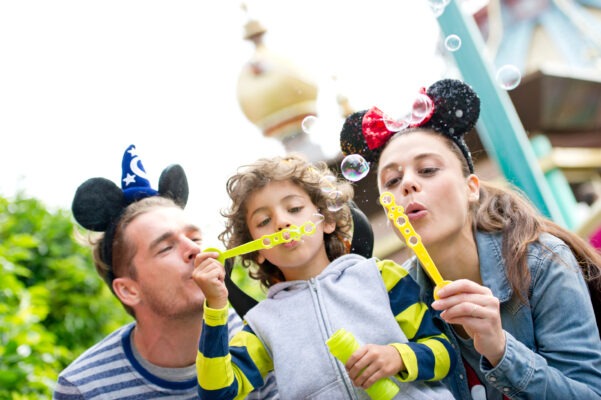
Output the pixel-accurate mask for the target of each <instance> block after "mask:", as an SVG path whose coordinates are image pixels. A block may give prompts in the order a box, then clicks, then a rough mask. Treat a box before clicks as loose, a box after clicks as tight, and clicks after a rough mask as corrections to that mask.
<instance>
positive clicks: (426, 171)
mask: <svg viewBox="0 0 601 400" xmlns="http://www.w3.org/2000/svg"><path fill="white" fill-rule="evenodd" d="M437 171H438V168H436V167H428V168H422V169H420V170H419V172H420V174H424V175H432V174H434V173H436V172H437Z"/></svg>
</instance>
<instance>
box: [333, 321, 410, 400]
mask: <svg viewBox="0 0 601 400" xmlns="http://www.w3.org/2000/svg"><path fill="white" fill-rule="evenodd" d="M326 344H327V345H328V348H329V349H330V353H332V355H333V356H334V357H336V358H337V359H339V360H340V361H341V362H342V363H343V364H346V362H347V361H348V359H349V357H350V356H351V355H352V354H353V353H354V352H355V350H357V349H358V348H359V343H358V342H357V339H355V337H354V336H353V334H352V333H350V332H347V331H345V330H344V329H339V330H337V331H336V332H335V333H334V334H333V335H332V336H331V337H330V338H329V339H328V340H327V341H326ZM365 391H366V392H367V394H368V395H369V397H371V398H372V399H373V400H391V399H392V398H393V397H394V396H395V395H396V394H397V393H398V391H399V387H398V386H397V385H396V384H395V383H394V382H393V381H392V380H391V379H390V378H383V379H380V380H378V381H376V382H375V383H374V384H373V385H371V386H370V387H369V388H367V389H365Z"/></svg>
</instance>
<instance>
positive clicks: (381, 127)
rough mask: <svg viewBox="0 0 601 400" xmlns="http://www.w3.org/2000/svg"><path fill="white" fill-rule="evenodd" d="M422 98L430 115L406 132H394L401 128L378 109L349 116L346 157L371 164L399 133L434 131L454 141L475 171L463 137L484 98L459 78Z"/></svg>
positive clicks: (439, 83) (409, 125)
mask: <svg viewBox="0 0 601 400" xmlns="http://www.w3.org/2000/svg"><path fill="white" fill-rule="evenodd" d="M421 97H422V98H423V99H424V101H425V102H426V103H427V107H426V109H427V112H426V114H425V115H423V116H422V118H420V119H419V120H418V121H414V122H412V121H409V122H407V123H406V124H404V125H403V128H402V129H399V130H391V129H390V128H389V127H391V126H394V125H395V124H396V125H398V124H399V123H398V122H396V121H393V120H392V119H391V118H390V117H388V116H386V115H385V114H384V113H383V112H382V111H380V110H379V109H378V108H376V107H373V108H371V109H369V110H365V111H358V112H356V113H353V114H351V115H349V116H348V117H347V118H346V120H345V121H344V125H343V126H342V131H341V132H340V148H341V149H342V152H343V153H344V154H345V155H348V154H360V155H361V156H363V158H365V159H366V160H367V161H370V162H375V161H377V160H378V159H379V157H380V153H381V152H382V149H383V148H384V147H385V144H386V143H387V142H388V140H389V139H390V138H391V137H392V136H393V135H394V134H395V133H396V132H397V131H400V132H402V131H405V130H407V129H408V128H413V127H421V128H430V129H432V130H434V131H436V132H438V133H440V134H441V135H443V136H445V137H446V138H448V139H451V140H452V141H453V142H454V143H455V144H457V146H458V147H459V149H460V150H461V152H462V153H463V156H464V157H465V159H466V161H467V164H468V166H469V168H470V172H474V165H473V162H472V156H471V154H470V151H469V149H468V147H467V145H466V144H465V141H464V139H463V136H464V135H465V134H466V133H467V132H469V131H470V130H471V129H472V128H473V127H474V125H475V124H476V121H478V116H479V114H480V99H479V98H478V95H477V94H476V92H474V90H473V89H472V88H471V87H470V86H469V85H467V84H466V83H464V82H462V81H459V80H455V79H443V80H440V81H437V82H435V83H434V84H432V86H430V87H429V88H428V89H427V90H425V89H422V93H421Z"/></svg>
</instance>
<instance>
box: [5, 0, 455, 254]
mask: <svg viewBox="0 0 601 400" xmlns="http://www.w3.org/2000/svg"><path fill="white" fill-rule="evenodd" d="M246 4H247V7H248V13H245V12H243V11H242V9H241V6H240V5H241V2H238V1H211V2H209V1H185V0H183V1H152V0H144V1H140V0H133V1H127V0H118V1H115V0H103V1H87V0H72V1H65V0H54V1H47V0H45V1H33V0H32V1H30V0H19V1H3V2H0V138H1V139H2V141H1V143H2V144H1V146H0V171H1V172H0V196H4V197H13V196H14V195H15V193H16V192H17V191H24V193H25V194H26V195H27V196H31V197H36V198H38V199H40V200H42V201H43V202H44V203H45V204H46V205H47V206H48V207H50V208H57V207H60V208H66V209H68V208H70V205H71V201H72V198H73V194H74V193H75V190H76V188H77V187H78V186H79V185H80V184H81V183H82V182H84V181H85V180H86V179H88V178H91V177H97V176H100V177H105V178H108V179H111V180H113V181H114V182H115V183H117V184H119V183H120V182H119V181H120V178H121V159H122V156H123V152H124V151H125V149H126V148H127V147H128V146H129V145H130V144H135V145H136V147H137V149H138V153H139V155H140V157H141V159H142V163H143V164H144V167H145V169H146V172H147V173H148V176H149V180H150V182H151V184H152V185H153V186H154V187H155V188H156V187H157V186H158V177H159V175H160V173H161V172H162V170H163V169H164V168H165V167H166V166H168V165H169V164H172V163H179V164H181V165H182V166H183V167H184V169H185V171H186V174H187V177H188V182H189V186H190V197H189V201H188V205H187V207H186V210H187V212H188V214H189V215H190V217H191V219H192V220H193V222H194V223H196V224H198V225H199V226H200V227H201V228H203V229H204V230H205V232H206V235H207V236H209V238H210V239H209V240H208V241H207V243H212V242H213V240H212V239H214V241H215V243H217V241H216V235H217V233H218V232H219V231H220V230H221V227H222V219H221V217H220V215H219V211H220V210H221V209H222V208H224V207H226V206H227V205H228V198H227V195H226V193H225V182H226V180H227V178H228V177H229V176H230V175H232V174H233V173H234V172H235V171H236V169H237V168H238V167H239V166H240V165H243V164H246V163H250V162H252V161H254V160H255V159H257V158H260V157H269V156H275V155H284V154H285V151H284V148H283V146H282V145H281V144H280V143H279V142H278V141H277V140H274V139H268V138H264V137H263V136H262V134H261V132H260V131H259V129H258V128H256V127H255V126H254V125H252V124H251V123H250V122H249V121H248V120H247V119H246V118H245V116H244V114H243V113H242V111H241V109H240V107H239V105H238V102H237V98H236V85H237V79H238V75H239V73H240V70H241V68H242V67H243V66H244V64H245V63H246V62H247V61H248V60H249V58H250V57H251V55H252V53H253V49H254V46H253V45H252V44H251V43H250V42H247V41H245V40H243V38H242V36H243V25H244V23H245V22H246V21H247V19H248V18H249V16H250V17H252V18H255V19H258V20H259V21H260V22H261V23H262V25H264V26H265V27H266V28H267V30H268V32H267V34H266V36H265V40H264V43H265V44H266V46H267V47H268V48H269V49H270V50H272V51H274V52H276V53H279V54H280V55H282V56H284V57H286V58H288V59H289V60H291V61H293V62H294V63H296V64H297V65H299V66H300V67H302V68H304V69H305V70H306V71H307V72H308V73H309V74H311V75H312V76H313V78H314V79H315V80H316V82H317V83H318V85H319V97H318V100H317V107H318V113H319V121H320V124H321V126H322V129H321V130H320V131H318V132H312V133H311V140H312V141H313V142H315V143H318V144H319V145H320V146H321V147H322V149H323V151H324V153H325V154H326V155H327V156H329V157H331V156H334V155H335V154H336V153H337V152H338V134H339V132H340V128H341V126H342V122H343V120H342V117H341V116H340V112H339V110H338V105H337V104H336V93H337V91H342V92H343V93H344V94H345V95H346V96H348V98H349V99H350V102H351V105H352V106H353V107H354V108H355V109H357V110H360V109H367V108H369V107H371V106H373V105H378V106H379V107H380V108H382V109H384V110H385V111H386V110H387V109H394V108H399V107H406V106H407V104H408V100H410V98H411V97H410V96H413V95H414V94H415V93H417V90H418V89H419V88H420V87H421V86H428V85H430V84H431V83H432V82H434V81H436V80H437V79H440V78H441V77H443V76H445V74H448V73H449V66H448V65H447V64H448V61H445V60H443V59H442V58H441V57H440V56H439V55H437V49H439V48H440V40H439V35H440V33H439V30H438V25H437V22H436V20H435V17H434V16H433V14H432V12H431V11H430V9H429V6H428V4H427V1H426V0H423V1H415V0H403V1H399V0H372V1H369V2H367V1H365V0H362V1H354V0H347V1H338V0H332V1H323V0H321V1H317V0H304V1H295V2H291V1H282V0H280V1H275V0H270V1H267V0H264V1H263V0H255V1H251V0H249V1H247V2H246ZM333 75H335V76H336V77H337V80H336V81H335V82H334V81H333V80H332V76H333Z"/></svg>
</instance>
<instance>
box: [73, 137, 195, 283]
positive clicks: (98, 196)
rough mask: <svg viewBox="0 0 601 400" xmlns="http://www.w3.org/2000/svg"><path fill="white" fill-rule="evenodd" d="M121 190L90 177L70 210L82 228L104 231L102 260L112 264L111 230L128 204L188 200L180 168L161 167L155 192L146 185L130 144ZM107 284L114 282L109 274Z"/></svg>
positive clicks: (144, 177) (125, 159)
mask: <svg viewBox="0 0 601 400" xmlns="http://www.w3.org/2000/svg"><path fill="white" fill-rule="evenodd" d="M122 170H123V172H122V177H121V188H119V187H118V186H117V185H115V184H114V183H113V182H112V181H110V180H108V179H105V178H91V179H88V180H87V181H85V182H84V183H82V184H81V185H80V186H79V187H78V188H77V191H76V192H75V196H74V198H73V203H72V205H71V210H72V211H73V216H74V217H75V220H76V221H77V222H78V223H79V224H80V225H81V226H82V227H84V228H86V229H89V230H91V231H95V232H104V233H105V235H104V238H103V241H102V254H101V256H102V261H103V262H104V263H105V264H106V265H108V266H111V267H112V265H113V262H112V261H113V260H112V248H113V239H114V234H115V228H116V226H117V223H118V222H119V220H120V219H121V216H122V214H123V211H124V210H125V209H126V208H127V206H128V205H130V204H132V203H134V202H136V201H139V200H141V199H143V198H146V197H151V196H163V197H167V198H170V199H172V200H173V201H174V202H175V203H176V204H178V205H179V206H181V207H182V208H184V207H185V205H186V203H187V201H188V180H187V179H186V174H185V173H184V170H183V168H182V167H181V166H180V165H177V164H174V165H170V166H168V167H167V168H165V169H164V170H163V172H162V174H161V176H160V178H159V190H158V191H157V190H155V189H153V188H152V187H151V186H150V183H149V182H148V178H147V176H146V170H145V169H144V167H143V165H142V162H141V160H140V157H139V155H138V152H137V150H136V147H135V146H134V145H130V146H129V147H128V148H127V149H126V150H125V153H124V154H123V162H122ZM109 274H110V276H109V277H108V280H109V281H112V280H113V279H114V276H112V271H109Z"/></svg>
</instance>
